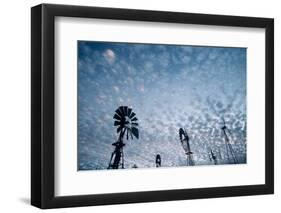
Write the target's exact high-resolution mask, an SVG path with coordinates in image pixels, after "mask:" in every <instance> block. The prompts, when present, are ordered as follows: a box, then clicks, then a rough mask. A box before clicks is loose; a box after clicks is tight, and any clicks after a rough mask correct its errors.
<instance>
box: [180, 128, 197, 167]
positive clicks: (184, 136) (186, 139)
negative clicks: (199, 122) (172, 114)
mask: <svg viewBox="0 0 281 213" xmlns="http://www.w3.org/2000/svg"><path fill="white" fill-rule="evenodd" d="M179 136H180V141H181V144H182V147H183V149H184V151H185V154H186V158H187V165H188V166H194V161H193V156H192V154H193V152H191V149H190V145H189V137H188V135H187V133H186V131H184V130H183V129H182V128H180V129H179Z"/></svg>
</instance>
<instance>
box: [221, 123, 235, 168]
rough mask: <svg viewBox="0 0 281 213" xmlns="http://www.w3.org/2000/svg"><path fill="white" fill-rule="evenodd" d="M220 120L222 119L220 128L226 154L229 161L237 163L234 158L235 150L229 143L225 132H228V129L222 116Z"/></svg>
mask: <svg viewBox="0 0 281 213" xmlns="http://www.w3.org/2000/svg"><path fill="white" fill-rule="evenodd" d="M222 121H223V127H222V128H221V129H222V131H223V135H224V142H225V150H226V156H227V159H228V162H229V163H234V164H236V163H238V162H237V158H236V155H235V152H234V150H233V148H232V146H231V144H230V141H229V138H228V136H227V132H228V133H229V130H228V129H227V127H226V125H225V120H224V119H223V118H222Z"/></svg>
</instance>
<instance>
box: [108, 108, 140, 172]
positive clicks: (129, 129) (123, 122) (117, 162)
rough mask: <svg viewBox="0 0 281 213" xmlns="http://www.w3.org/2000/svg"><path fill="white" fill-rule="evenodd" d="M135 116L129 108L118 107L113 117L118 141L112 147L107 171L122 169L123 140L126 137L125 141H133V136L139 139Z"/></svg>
mask: <svg viewBox="0 0 281 213" xmlns="http://www.w3.org/2000/svg"><path fill="white" fill-rule="evenodd" d="M135 116H136V114H135V113H134V112H133V111H132V109H131V108H129V107H127V106H120V107H119V108H118V109H117V110H116V111H115V115H114V117H113V118H114V119H115V121H114V126H117V133H119V137H118V140H117V141H116V142H115V143H113V144H112V145H113V146H115V149H114V151H113V152H112V154H111V158H110V161H109V165H108V169H118V168H119V166H121V168H122V169H124V153H123V147H124V146H125V143H124V142H123V138H124V136H125V135H126V138H127V140H128V139H129V137H130V138H131V139H133V136H134V137H136V138H137V139H138V138H139V130H138V128H137V126H138V123H137V120H138V119H137V118H136V117H135Z"/></svg>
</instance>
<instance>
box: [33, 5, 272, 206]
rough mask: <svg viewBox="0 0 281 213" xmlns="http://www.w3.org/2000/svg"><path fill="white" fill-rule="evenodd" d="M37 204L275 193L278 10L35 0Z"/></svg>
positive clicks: (34, 131)
mask: <svg viewBox="0 0 281 213" xmlns="http://www.w3.org/2000/svg"><path fill="white" fill-rule="evenodd" d="M31 28H32V30H31V39H32V42H31V43H32V44H31V45H32V46H31V50H32V55H31V58H32V63H31V65H32V66H31V72H32V73H31V76H32V79H31V82H32V85H31V89H32V94H31V95H32V103H31V105H32V118H31V120H32V126H31V127H32V139H31V147H32V150H31V153H32V155H31V203H32V205H34V206H37V207H39V208H59V207H74V206H89V205H105V204H121V203H136V202H153V201H168V200H181V199H196V198H214V197H226V196H242V195H258V194H272V193H273V191H274V153H273V140H274V128H273V127H274V85H273V83H274V21H273V19H270V18H254V17H238V16H222V15H207V14H191V13H177V12H164V11H145V10H129V9H113V8H100V7H85V6H66V5H51V4H42V5H38V6H35V7H33V8H32V9H31Z"/></svg>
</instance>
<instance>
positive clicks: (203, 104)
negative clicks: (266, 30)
mask: <svg viewBox="0 0 281 213" xmlns="http://www.w3.org/2000/svg"><path fill="white" fill-rule="evenodd" d="M246 52H247V50H246V49H245V48H224V47H200V46H183V45H181V46H177V45H159V44H130V43H111V42H92V41H78V169H79V170H91V169H105V168H106V167H107V166H108V162H109V159H110V155H111V152H112V151H113V148H114V147H113V146H112V145H111V144H112V143H113V142H115V141H116V139H117V137H118V135H117V133H116V127H114V126H113V122H114V120H113V115H114V111H115V110H116V109H117V108H118V107H119V106H121V105H126V106H130V107H132V108H133V111H134V112H135V113H136V115H137V118H138V119H139V132H140V137H139V140H137V139H134V140H129V141H126V140H125V143H126V147H125V148H124V155H125V167H126V168H130V167H132V166H133V165H134V164H137V166H138V167H154V166H155V156H156V154H160V155H161V158H162V165H163V166H184V165H185V164H186V157H185V153H184V150H183V149H182V147H181V144H180V141H179V136H178V129H179V128H181V127H182V128H185V129H186V130H187V132H188V134H189V137H190V144H191V149H192V151H193V152H194V159H195V163H196V164H197V165H208V164H212V162H210V161H209V158H208V154H209V150H210V149H213V150H214V153H215V154H216V155H217V156H219V155H220V163H221V164H224V163H227V161H226V160H225V146H224V140H223V137H222V131H221V127H222V125H223V122H222V117H223V118H224V119H225V121H226V126H227V127H228V129H229V130H230V133H231V135H230V137H231V143H232V146H233V148H234V150H235V152H236V153H237V157H238V158H239V162H241V163H245V161H246Z"/></svg>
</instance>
